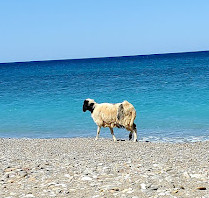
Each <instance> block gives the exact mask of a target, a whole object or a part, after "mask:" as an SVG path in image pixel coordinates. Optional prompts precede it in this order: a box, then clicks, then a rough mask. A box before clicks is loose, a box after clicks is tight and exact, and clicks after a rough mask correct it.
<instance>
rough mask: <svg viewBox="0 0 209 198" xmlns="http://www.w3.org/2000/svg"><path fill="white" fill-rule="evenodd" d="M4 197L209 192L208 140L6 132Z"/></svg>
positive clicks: (0, 190) (1, 164) (0, 167)
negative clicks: (140, 139) (159, 140)
mask: <svg viewBox="0 0 209 198" xmlns="http://www.w3.org/2000/svg"><path fill="white" fill-rule="evenodd" d="M0 197H1V198H13V197H14V198H16V197H21V198H26V197H36V198H42V197H43V198H46V197H70V198H74V197H75V198H78V197H85V198H86V197H91V198H96V197H107V198H109V197H118V198H123V197H124V198H129V197H130V198H143V197H148V198H149V197H156V198H157V197H162V198H164V197H182V198H184V197H189V198H192V197H194V198H198V197H202V198H209V141H204V142H195V143H155V142H136V143H134V142H132V141H128V140H125V141H122V140H120V141H117V142H113V141H112V139H103V138H100V139H99V140H97V141H95V140H94V138H60V139H59V138H58V139H21V138H20V139H3V138H2V139H0Z"/></svg>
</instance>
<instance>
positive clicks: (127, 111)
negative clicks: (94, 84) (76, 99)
mask: <svg viewBox="0 0 209 198" xmlns="http://www.w3.org/2000/svg"><path fill="white" fill-rule="evenodd" d="M87 110H88V111H90V112H91V117H92V118H93V120H94V122H95V123H96V125H97V135H96V138H95V140H97V139H98V138H99V133H100V130H101V127H109V129H110V132H111V134H112V137H113V141H114V142H115V141H117V139H116V138H115V135H114V132H113V128H114V127H118V128H125V129H126V130H128V131H130V134H129V140H131V139H132V133H133V134H134V140H133V141H134V142H136V141H137V129H136V124H135V123H134V119H135V118H136V110H135V108H134V106H133V105H132V104H131V103H129V102H128V101H123V102H122V103H116V104H111V103H101V104H98V103H96V102H95V101H94V100H93V99H89V98H88V99H86V100H84V103H83V112H86V111H87Z"/></svg>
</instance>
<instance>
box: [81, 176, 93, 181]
mask: <svg viewBox="0 0 209 198" xmlns="http://www.w3.org/2000/svg"><path fill="white" fill-rule="evenodd" d="M81 180H82V181H91V180H92V178H91V177H87V176H84V177H82V178H81Z"/></svg>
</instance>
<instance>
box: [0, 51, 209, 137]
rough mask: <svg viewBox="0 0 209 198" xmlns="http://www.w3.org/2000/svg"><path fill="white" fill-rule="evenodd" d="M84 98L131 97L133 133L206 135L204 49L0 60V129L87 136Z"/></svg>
mask: <svg viewBox="0 0 209 198" xmlns="http://www.w3.org/2000/svg"><path fill="white" fill-rule="evenodd" d="M86 98H93V99H95V101H96V102H98V103H101V102H110V103H117V102H122V101H123V100H128V101H129V102H131V103H132V104H133V105H134V106H135V108H136V111H137V117H136V121H135V122H136V124H137V128H138V136H139V139H140V140H147V139H148V140H151V141H154V140H164V141H166V140H168V141H195V140H204V139H209V52H196V53H179V54H178V53H177V54H164V55H149V56H133V57H118V58H99V59H83V60H62V61H42V62H25V63H7V64H0V137H16V138H19V137H29V138H54V137H94V136H95V135H96V125H95V124H94V122H93V120H92V118H91V117H90V112H86V113H83V112H82V105H83V101H84V100H85V99H86ZM100 134H101V135H100V137H108V138H111V135H110V132H109V129H108V128H106V129H102V131H101V133H100ZM128 134H129V132H127V131H125V130H123V129H116V130H115V135H116V137H117V138H126V139H128Z"/></svg>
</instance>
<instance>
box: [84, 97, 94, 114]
mask: <svg viewBox="0 0 209 198" xmlns="http://www.w3.org/2000/svg"><path fill="white" fill-rule="evenodd" d="M95 104H96V102H95V101H94V100H92V99H86V100H84V102H83V112H86V111H87V110H88V111H90V112H91V113H92V112H93V111H94V107H95Z"/></svg>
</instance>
